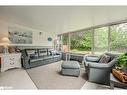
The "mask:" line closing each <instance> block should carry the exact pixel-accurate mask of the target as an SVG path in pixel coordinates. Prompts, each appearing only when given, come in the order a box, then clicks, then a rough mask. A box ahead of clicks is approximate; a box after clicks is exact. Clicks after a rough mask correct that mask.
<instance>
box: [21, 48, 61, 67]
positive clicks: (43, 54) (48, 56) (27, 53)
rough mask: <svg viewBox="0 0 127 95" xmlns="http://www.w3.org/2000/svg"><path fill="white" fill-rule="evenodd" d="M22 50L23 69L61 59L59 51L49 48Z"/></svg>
mask: <svg viewBox="0 0 127 95" xmlns="http://www.w3.org/2000/svg"><path fill="white" fill-rule="evenodd" d="M21 52H22V66H23V67H24V68H25V69H28V68H32V67H36V66H41V65H46V64H49V63H53V62H57V61H60V60H61V53H58V52H57V53H55V52H52V51H50V50H49V49H24V50H22V51H21Z"/></svg>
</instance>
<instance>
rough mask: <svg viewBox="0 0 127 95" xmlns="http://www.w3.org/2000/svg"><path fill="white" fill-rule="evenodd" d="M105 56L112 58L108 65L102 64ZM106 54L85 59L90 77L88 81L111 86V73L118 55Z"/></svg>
mask: <svg viewBox="0 0 127 95" xmlns="http://www.w3.org/2000/svg"><path fill="white" fill-rule="evenodd" d="M104 54H105V55H106V56H109V58H110V59H109V60H108V62H107V63H101V62H100V60H101V58H102V56H103V55H104ZM104 54H103V55H101V56H96V55H86V56H85V57H84V65H85V69H86V73H87V75H88V81H90V82H95V83H101V84H109V81H110V72H111V70H112V68H113V67H114V65H115V63H116V61H117V57H118V55H116V54H111V53H104Z"/></svg>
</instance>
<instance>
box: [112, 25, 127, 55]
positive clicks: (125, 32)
mask: <svg viewBox="0 0 127 95" xmlns="http://www.w3.org/2000/svg"><path fill="white" fill-rule="evenodd" d="M110 30H111V32H110V35H111V41H110V50H111V51H112V52H118V53H122V52H126V51H127V23H124V24H119V25H113V26H110Z"/></svg>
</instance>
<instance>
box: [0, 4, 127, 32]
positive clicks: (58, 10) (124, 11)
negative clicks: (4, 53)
mask: <svg viewBox="0 0 127 95" xmlns="http://www.w3.org/2000/svg"><path fill="white" fill-rule="evenodd" d="M0 19H4V20H7V21H10V22H13V23H18V24H23V25H26V26H28V27H31V28H35V29H38V30H42V31H46V32H49V33H51V32H52V33H55V34H59V33H64V32H69V31H73V30H78V29H83V28H87V27H90V26H93V25H99V24H105V23H108V22H113V21H119V20H123V19H127V6H114V7H112V6H0Z"/></svg>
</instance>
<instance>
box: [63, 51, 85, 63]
mask: <svg viewBox="0 0 127 95" xmlns="http://www.w3.org/2000/svg"><path fill="white" fill-rule="evenodd" d="M69 56H70V59H69ZM67 58H68V60H72V61H78V62H79V63H82V61H83V58H84V56H83V55H81V54H74V53H70V54H67ZM62 60H66V53H64V52H62Z"/></svg>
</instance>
